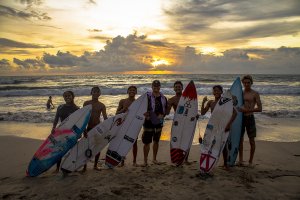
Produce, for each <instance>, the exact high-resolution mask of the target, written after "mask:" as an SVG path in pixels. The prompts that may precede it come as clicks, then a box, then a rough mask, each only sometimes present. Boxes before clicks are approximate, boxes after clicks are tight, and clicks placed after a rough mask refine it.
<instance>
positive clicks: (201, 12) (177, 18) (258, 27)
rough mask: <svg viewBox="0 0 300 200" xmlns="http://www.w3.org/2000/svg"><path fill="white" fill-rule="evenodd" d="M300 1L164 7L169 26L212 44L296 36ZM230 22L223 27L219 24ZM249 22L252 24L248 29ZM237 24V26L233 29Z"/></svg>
mask: <svg viewBox="0 0 300 200" xmlns="http://www.w3.org/2000/svg"><path fill="white" fill-rule="evenodd" d="M299 7H300V1H298V0H287V1H285V2H284V4H277V3H274V1H273V0H253V1H236V0H226V1H223V0H214V1H201V0H194V1H179V0H177V1H175V2H174V3H173V4H172V6H171V7H169V8H164V12H165V14H166V15H167V16H168V19H169V20H168V24H169V27H170V28H171V29H172V30H174V31H176V32H178V33H181V34H190V35H193V34H194V35H198V36H199V37H200V38H202V40H206V41H208V42H212V41H220V42H225V40H244V42H246V41H247V39H248V38H259V37H270V36H281V35H292V34H297V33H299V32H300V20H287V19H288V18H290V17H299V16H300V9H299ZM221 23H227V24H228V25H225V26H224V25H223V27H222V28H217V27H216V25H218V24H221ZM245 23H248V24H247V26H246V25H245ZM231 25H234V27H231Z"/></svg>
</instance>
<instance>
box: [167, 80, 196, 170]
mask: <svg viewBox="0 0 300 200" xmlns="http://www.w3.org/2000/svg"><path fill="white" fill-rule="evenodd" d="M197 114H198V101H197V91H196V87H195V84H194V82H193V81H190V83H189V84H188V85H187V86H186V88H185V89H184V91H183V93H182V96H181V97H180V100H179V103H178V106H177V109H176V113H175V115H174V119H173V124H172V129H171V141H170V147H171V152H170V153H171V161H172V163H174V164H176V165H177V166H179V165H181V164H182V163H183V161H184V159H185V157H186V156H187V155H188V152H189V150H190V148H191V144H192V141H193V138H194V133H195V128H196V123H197V119H196V116H197Z"/></svg>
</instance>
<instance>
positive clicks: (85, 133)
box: [83, 130, 88, 138]
mask: <svg viewBox="0 0 300 200" xmlns="http://www.w3.org/2000/svg"><path fill="white" fill-rule="evenodd" d="M83 136H84V137H85V138H87V136H88V135H87V131H86V130H85V131H84V132H83Z"/></svg>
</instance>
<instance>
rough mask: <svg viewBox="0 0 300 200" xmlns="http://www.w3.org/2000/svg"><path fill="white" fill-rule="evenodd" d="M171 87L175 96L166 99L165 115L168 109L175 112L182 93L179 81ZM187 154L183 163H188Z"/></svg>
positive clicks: (181, 85)
mask: <svg viewBox="0 0 300 200" xmlns="http://www.w3.org/2000/svg"><path fill="white" fill-rule="evenodd" d="M173 87H174V92H175V96H173V97H171V98H170V99H169V100H168V107H167V111H166V115H169V114H170V111H171V109H172V108H173V109H174V112H176V109H177V106H178V103H179V100H180V97H181V95H182V90H183V84H182V82H181V81H176V82H175V83H174V85H173ZM188 156H189V154H187V156H186V157H185V164H190V163H189V162H188Z"/></svg>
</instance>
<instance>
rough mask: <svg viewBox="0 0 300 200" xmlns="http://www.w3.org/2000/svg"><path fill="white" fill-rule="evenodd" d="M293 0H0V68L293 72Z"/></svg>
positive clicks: (297, 16)
mask: <svg viewBox="0 0 300 200" xmlns="http://www.w3.org/2000/svg"><path fill="white" fill-rule="evenodd" d="M299 8H300V1H299V0H285V1H276V0H210V1H209V0H194V1H185V0H89V1H88V0H60V1H59V0H0V74H1V75H25V74H28V75H30V74H42V75H43V74H72V73H95V72H96V73H98V72H119V73H265V74H274V73H275V74H277V73H279V74H283V73H284V74H300V35H299V33H300V9H299Z"/></svg>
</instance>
